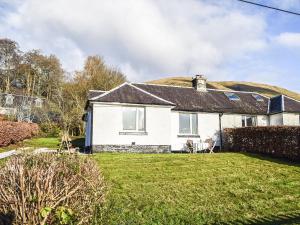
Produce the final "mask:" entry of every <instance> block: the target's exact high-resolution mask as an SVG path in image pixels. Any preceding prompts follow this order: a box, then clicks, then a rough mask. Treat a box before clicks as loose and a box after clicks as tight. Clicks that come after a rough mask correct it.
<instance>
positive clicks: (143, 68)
mask: <svg viewBox="0 0 300 225" xmlns="http://www.w3.org/2000/svg"><path fill="white" fill-rule="evenodd" d="M253 1H255V2H257V3H263V4H268V5H272V6H275V7H280V8H283V9H287V10H292V11H296V12H300V1H299V0H264V1H263V0H253ZM0 24H1V26H0V35H1V37H8V38H11V39H14V40H16V41H17V42H18V43H19V44H20V46H21V49H22V50H24V51H26V50H29V49H41V50H42V51H43V52H44V53H45V54H55V55H57V56H58V57H59V58H60V60H61V62H62V65H63V67H64V68H65V70H67V71H69V72H72V71H74V70H79V69H81V68H82V66H83V63H84V60H85V58H86V56H88V55H92V54H99V55H101V56H103V58H104V59H105V61H106V62H107V63H108V64H110V65H113V66H116V67H117V68H119V69H120V70H121V71H123V72H124V73H125V74H126V75H127V77H128V78H129V80H131V81H145V80H152V79H158V78H161V77H166V76H182V75H186V76H192V75H194V74H205V75H206V76H207V77H208V79H209V80H237V81H253V82H263V83H268V84H273V85H278V86H282V87H285V88H288V89H291V90H294V91H297V92H300V74H299V73H300V72H299V71H300V16H295V15H289V14H285V13H280V12H276V11H272V10H269V9H264V8H259V7H256V6H252V5H248V4H245V3H241V2H239V1H236V0H223V1H221V0H185V1H180V0H170V1H165V0H138V1H137V0H102V1H98V0H90V1H88V3H87V1H85V0H64V1H60V0H51V1H46V0H0Z"/></svg>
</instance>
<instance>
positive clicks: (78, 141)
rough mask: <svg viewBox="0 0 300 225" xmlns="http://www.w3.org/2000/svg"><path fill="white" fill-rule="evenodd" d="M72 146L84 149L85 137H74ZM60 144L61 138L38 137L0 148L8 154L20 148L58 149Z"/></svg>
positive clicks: (0, 150)
mask: <svg viewBox="0 0 300 225" xmlns="http://www.w3.org/2000/svg"><path fill="white" fill-rule="evenodd" d="M71 139H72V141H71V142H72V145H74V146H76V147H79V148H83V147H84V138H83V137H72V138H71ZM59 144H60V138H59V137H36V138H32V139H27V140H24V141H22V142H20V143H17V144H15V145H9V146H7V147H3V148H0V153H1V152H6V151H9V150H13V149H17V148H20V147H32V148H50V149H57V148H58V146H59Z"/></svg>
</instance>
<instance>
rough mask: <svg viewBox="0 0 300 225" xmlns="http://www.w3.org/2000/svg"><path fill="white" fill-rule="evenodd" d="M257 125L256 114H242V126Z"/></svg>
mask: <svg viewBox="0 0 300 225" xmlns="http://www.w3.org/2000/svg"><path fill="white" fill-rule="evenodd" d="M253 126H256V116H242V127H253Z"/></svg>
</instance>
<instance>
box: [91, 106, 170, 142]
mask: <svg viewBox="0 0 300 225" xmlns="http://www.w3.org/2000/svg"><path fill="white" fill-rule="evenodd" d="M122 107H123V106H121V105H100V104H95V105H94V114H93V132H92V135H93V139H92V142H93V145H131V144H132V142H135V144H136V145H171V140H170V138H171V135H170V133H171V116H170V114H171V108H170V107H157V106H146V107H145V112H146V132H147V133H148V134H147V135H124V134H119V132H123V119H122Z"/></svg>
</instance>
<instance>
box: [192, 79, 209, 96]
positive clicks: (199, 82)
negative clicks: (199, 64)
mask: <svg viewBox="0 0 300 225" xmlns="http://www.w3.org/2000/svg"><path fill="white" fill-rule="evenodd" d="M206 80H207V79H206V78H205V77H204V75H196V76H195V77H194V78H193V79H192V83H193V87H194V88H195V89H196V90H197V91H202V92H206V91H207V89H206Z"/></svg>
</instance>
